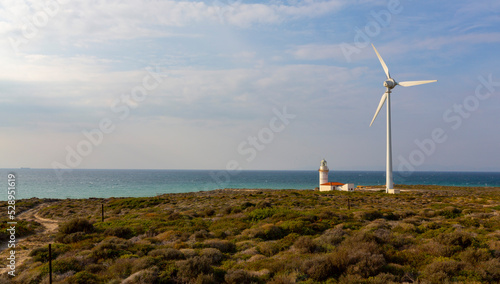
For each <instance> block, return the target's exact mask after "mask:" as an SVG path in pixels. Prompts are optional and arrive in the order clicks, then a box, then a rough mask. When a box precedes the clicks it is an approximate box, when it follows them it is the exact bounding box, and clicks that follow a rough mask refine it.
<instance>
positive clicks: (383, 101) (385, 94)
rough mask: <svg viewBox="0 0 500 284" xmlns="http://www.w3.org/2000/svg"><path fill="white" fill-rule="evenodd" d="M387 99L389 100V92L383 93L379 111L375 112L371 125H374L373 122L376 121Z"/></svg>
mask: <svg viewBox="0 0 500 284" xmlns="http://www.w3.org/2000/svg"><path fill="white" fill-rule="evenodd" d="M385 100H387V93H384V94H383V95H382V99H380V103H379V104H378V108H377V111H376V112H375V115H374V116H373V119H372V122H371V123H370V127H371V126H372V124H373V122H374V121H375V118H377V115H378V113H379V112H380V109H381V108H382V106H383V105H384V103H385Z"/></svg>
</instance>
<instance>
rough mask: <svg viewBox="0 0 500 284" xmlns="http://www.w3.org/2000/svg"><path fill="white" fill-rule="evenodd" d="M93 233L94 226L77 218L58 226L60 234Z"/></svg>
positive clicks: (85, 220)
mask: <svg viewBox="0 0 500 284" xmlns="http://www.w3.org/2000/svg"><path fill="white" fill-rule="evenodd" d="M93 231H94V226H93V225H92V224H91V223H90V222H89V220H87V219H83V218H77V219H72V220H70V221H68V222H66V223H63V224H61V225H59V232H60V233H61V234H65V235H68V234H73V233H76V232H84V233H91V232H93Z"/></svg>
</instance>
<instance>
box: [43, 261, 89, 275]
mask: <svg viewBox="0 0 500 284" xmlns="http://www.w3.org/2000/svg"><path fill="white" fill-rule="evenodd" d="M42 270H43V273H44V274H46V273H47V274H48V273H49V265H48V263H47V264H46V265H44V266H43V268H42ZM80 270H82V265H81V264H80V262H79V261H78V260H76V259H74V258H64V259H56V260H53V261H52V272H54V273H57V274H63V273H65V272H68V271H75V272H76V271H80Z"/></svg>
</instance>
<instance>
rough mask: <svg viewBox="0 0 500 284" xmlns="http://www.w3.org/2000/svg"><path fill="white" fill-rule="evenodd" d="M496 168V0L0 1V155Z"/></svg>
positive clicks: (499, 83) (32, 161)
mask: <svg viewBox="0 0 500 284" xmlns="http://www.w3.org/2000/svg"><path fill="white" fill-rule="evenodd" d="M371 44H374V45H375V47H376V48H377V49H378V51H379V53H380V54H381V56H382V57H383V58H384V60H385V62H386V63H387V65H388V67H389V70H390V72H391V75H392V77H393V78H394V79H395V80H396V81H410V80H432V79H436V80H438V82H437V83H433V84H427V85H421V86H414V87H409V88H405V87H401V86H397V87H396V88H395V89H394V90H393V93H392V94H391V114H392V143H393V144H392V145H393V161H394V170H402V171H410V172H411V171H500V163H499V162H498V161H499V160H500V150H499V145H500V131H499V128H500V127H499V126H500V124H499V122H500V121H499V116H500V115H499V113H500V112H499V110H500V69H499V66H500V56H499V50H500V2H498V1H496V0H485V1H474V2H471V1H464V0H444V1H430V0H424V1H411V0H384V1H378V0H376V1H369V0H358V1H353V0H349V1H348V0H305V1H298V0H289V1H286V0H283V1H278V0H276V1H273V0H271V1H244V0H214V1H212V0H208V1H201V0H197V1H159V0H158V1H142V0H141V1H138V0H127V1H118V0H93V1H90V0H85V1H80V0H75V1H69V0H44V1H34V0H21V1H20V0H15V1H14V0H2V1H1V2H0V62H1V64H0V121H1V123H0V133H1V134H0V136H1V138H0V168H18V167H31V168H54V169H56V170H58V169H87V168H88V169H222V170H235V169H244V170H316V169H317V168H318V167H319V164H320V161H321V159H323V158H325V159H326V160H327V161H328V164H329V167H330V170H331V171H335V170H380V171H383V170H385V159H386V158H385V156H386V150H385V147H386V146H385V145H386V106H384V108H383V109H382V111H381V113H380V114H379V116H378V117H377V119H376V120H375V122H374V124H373V125H372V126H371V127H369V124H370V121H371V119H372V118H373V115H374V113H375V110H376V109H377V106H378V104H379V101H380V97H381V95H382V94H383V93H384V92H385V88H384V87H383V82H384V80H385V74H384V71H383V69H382V67H381V65H380V63H379V61H378V59H377V57H376V54H375V52H374V50H373V49H372V47H371Z"/></svg>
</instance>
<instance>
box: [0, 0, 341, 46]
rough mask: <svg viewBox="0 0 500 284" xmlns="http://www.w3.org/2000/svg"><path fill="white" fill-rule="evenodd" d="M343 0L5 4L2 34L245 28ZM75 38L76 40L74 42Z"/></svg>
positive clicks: (95, 37) (329, 8) (67, 36)
mask: <svg viewBox="0 0 500 284" xmlns="http://www.w3.org/2000/svg"><path fill="white" fill-rule="evenodd" d="M343 5H344V1H342V0H328V1H314V0H311V1H304V2H297V3H296V4H289V5H285V4H283V3H280V4H272V3H262V4H260V3H252V4H247V3H244V2H242V1H233V2H221V1H213V2H209V1H207V2H201V1H139V0H130V1H125V2H122V1H116V0H103V1H56V0H49V1H48V2H47V3H46V4H45V5H41V4H40V3H39V2H38V1H34V0H24V1H16V2H12V1H11V2H7V3H4V9H3V10H2V11H1V12H0V18H2V19H3V20H2V21H0V34H3V35H7V36H10V37H13V38H14V39H17V40H23V39H26V38H28V39H30V40H34V39H35V38H36V37H37V35H38V34H42V33H43V34H44V38H50V39H51V40H56V41H59V42H63V43H65V44H76V45H83V44H84V42H101V41H108V40H116V39H134V38H148V37H171V36H188V35H187V34H186V33H183V32H182V31H179V30H178V29H179V28H183V27H184V28H185V27H190V26H193V25H200V24H202V25H206V24H209V25H219V24H225V25H230V26H235V27H240V28H241V27H244V28H248V27H251V26H253V25H256V24H257V25H259V24H268V25H274V24H279V23H283V22H286V21H292V20H296V19H301V18H312V17H317V16H321V15H325V14H327V13H330V12H333V11H336V10H338V9H339V8H340V7H342V6H343ZM191 36H192V35H191ZM75 41H76V42H75Z"/></svg>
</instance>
